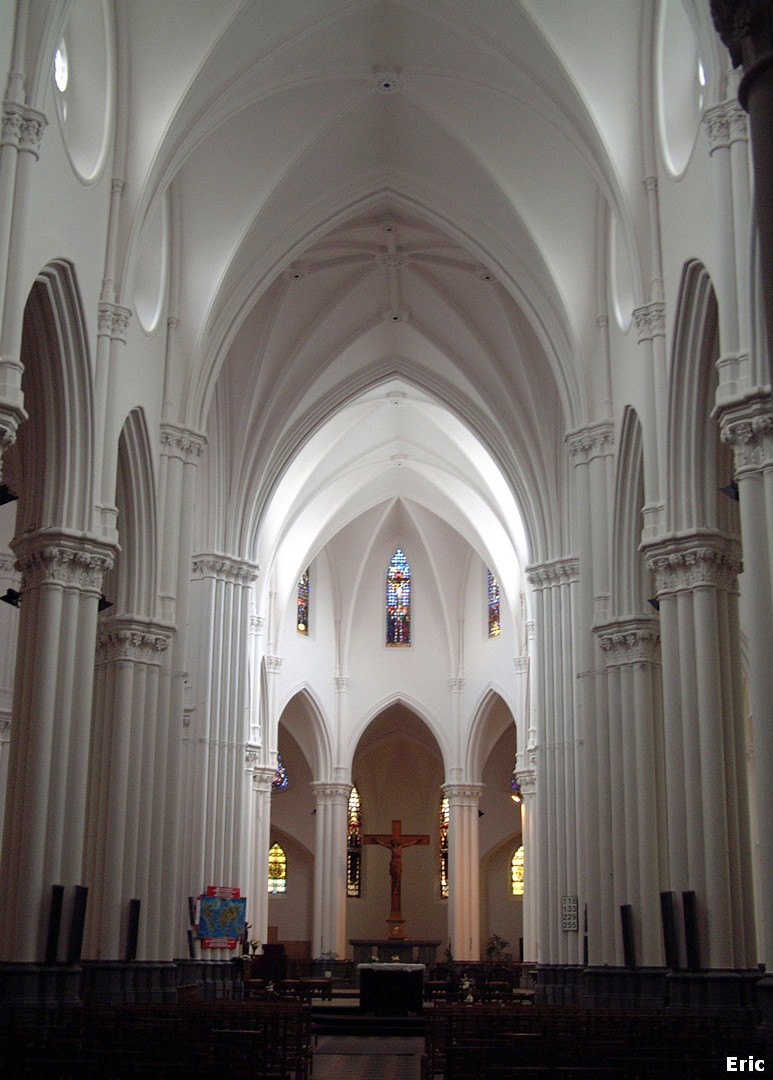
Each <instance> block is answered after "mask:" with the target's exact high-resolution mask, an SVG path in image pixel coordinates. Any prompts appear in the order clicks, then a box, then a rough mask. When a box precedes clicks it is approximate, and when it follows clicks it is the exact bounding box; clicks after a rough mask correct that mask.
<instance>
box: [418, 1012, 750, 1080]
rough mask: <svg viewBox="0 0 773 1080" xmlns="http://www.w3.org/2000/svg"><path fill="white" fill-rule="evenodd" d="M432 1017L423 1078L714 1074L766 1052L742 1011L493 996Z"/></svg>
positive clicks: (687, 1078) (636, 1078) (691, 1078)
mask: <svg viewBox="0 0 773 1080" xmlns="http://www.w3.org/2000/svg"><path fill="white" fill-rule="evenodd" d="M425 1016H426V1023H427V1028H426V1037H425V1053H424V1055H423V1057H422V1063H421V1075H422V1080H438V1078H440V1077H442V1078H443V1080H529V1078H533V1080H540V1078H543V1077H544V1078H547V1077H556V1078H558V1077H563V1078H564V1080H582V1078H587V1080H590V1078H591V1077H597V1076H598V1077H602V1078H603V1077H608V1078H613V1077H620V1078H621V1080H622V1078H625V1080H677V1078H678V1080H711V1078H713V1077H715V1076H716V1077H719V1076H722V1077H725V1076H727V1058H728V1057H729V1056H735V1057H737V1058H739V1059H740V1058H743V1059H744V1060H745V1061H748V1059H749V1057H753V1058H754V1057H756V1058H757V1059H759V1058H761V1057H763V1056H764V1055H763V1052H762V1047H761V1044H760V1041H759V1037H758V1034H757V1031H756V1025H755V1024H754V1023H753V1022H751V1021H750V1020H748V1019H744V1018H741V1017H737V1016H727V1015H726V1016H717V1015H700V1016H699V1015H693V1014H689V1015H686V1014H673V1013H665V1012H620V1013H617V1012H612V1011H606V1010H586V1009H582V1008H576V1007H572V1006H548V1005H532V1006H530V1007H528V1008H524V1007H523V1006H513V1007H503V1006H501V1005H487V1004H474V1005H458V1004H435V1005H434V1007H433V1008H431V1009H427V1010H425Z"/></svg>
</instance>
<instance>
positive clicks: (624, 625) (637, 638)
mask: <svg viewBox="0 0 773 1080" xmlns="http://www.w3.org/2000/svg"><path fill="white" fill-rule="evenodd" d="M594 632H595V633H596V635H597V637H598V639H599V645H600V646H601V648H602V649H603V650H604V652H605V654H606V663H607V666H608V667H615V666H619V665H622V664H635V663H641V662H645V661H646V662H649V663H659V661H660V631H659V624H658V621H657V619H621V620H620V621H619V622H614V623H607V624H606V625H605V626H595V627H594Z"/></svg>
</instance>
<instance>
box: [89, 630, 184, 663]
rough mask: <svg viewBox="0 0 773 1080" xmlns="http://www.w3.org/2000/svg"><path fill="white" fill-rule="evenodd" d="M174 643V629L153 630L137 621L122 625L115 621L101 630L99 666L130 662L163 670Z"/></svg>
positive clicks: (98, 655)
mask: <svg viewBox="0 0 773 1080" xmlns="http://www.w3.org/2000/svg"><path fill="white" fill-rule="evenodd" d="M171 640H172V631H171V629H170V628H167V627H159V628H151V627H150V626H149V625H143V624H142V623H136V622H133V621H132V622H128V621H127V622H125V623H121V622H120V621H118V620H114V621H113V622H109V623H106V624H105V625H104V626H102V627H100V630H99V634H98V638H97V663H103V664H110V663H117V662H119V661H127V662H130V663H135V664H153V665H155V666H159V665H160V664H161V661H162V660H163V657H164V653H165V652H166V650H167V649H168V648H169V643H170V641H171Z"/></svg>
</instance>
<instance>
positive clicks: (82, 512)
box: [9, 260, 94, 534]
mask: <svg viewBox="0 0 773 1080" xmlns="http://www.w3.org/2000/svg"><path fill="white" fill-rule="evenodd" d="M21 360H22V363H23V365H24V375H23V377H22V388H23V390H24V402H25V408H26V410H27V413H28V415H29V419H28V420H27V421H26V422H25V423H24V424H22V425H21V426H20V428H19V434H18V438H17V441H16V444H15V445H14V446H13V447H12V448H11V451H10V452H9V461H10V467H11V470H12V473H13V477H14V485H15V490H16V491H17V494H18V495H19V511H18V516H17V532H18V533H19V534H20V533H22V532H24V531H25V530H27V529H31V528H40V527H41V525H42V526H45V527H54V528H59V529H63V530H72V531H74V532H78V533H90V532H91V530H92V517H93V511H94V400H93V385H92V369H91V362H90V358H89V350H88V340H87V334H86V328H85V321H84V318H83V310H82V305H81V299H80V294H79V290H78V284H77V279H76V275H75V271H74V268H73V267H72V265H71V264H70V263H69V262H66V261H64V260H60V261H56V262H53V263H50V264H49V265H48V266H46V267H45V268H44V269H43V270H42V271H41V272H40V274H39V275H38V277H37V279H36V280H35V283H34V285H33V286H32V289H31V291H30V295H29V297H28V299H27V304H26V307H25V310H24V323H23V330H22V345H21Z"/></svg>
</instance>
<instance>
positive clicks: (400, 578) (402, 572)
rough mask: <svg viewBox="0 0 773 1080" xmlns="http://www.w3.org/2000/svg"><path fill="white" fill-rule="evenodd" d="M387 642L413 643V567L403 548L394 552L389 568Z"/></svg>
mask: <svg viewBox="0 0 773 1080" xmlns="http://www.w3.org/2000/svg"><path fill="white" fill-rule="evenodd" d="M386 643H387V645H392V646H399V645H410V644H411V568H410V566H409V565H408V560H407V559H406V557H405V552H404V551H403V550H402V548H398V549H397V551H396V552H395V553H394V555H393V556H392V561H391V562H390V564H389V569H388V570H387V586H386Z"/></svg>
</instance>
